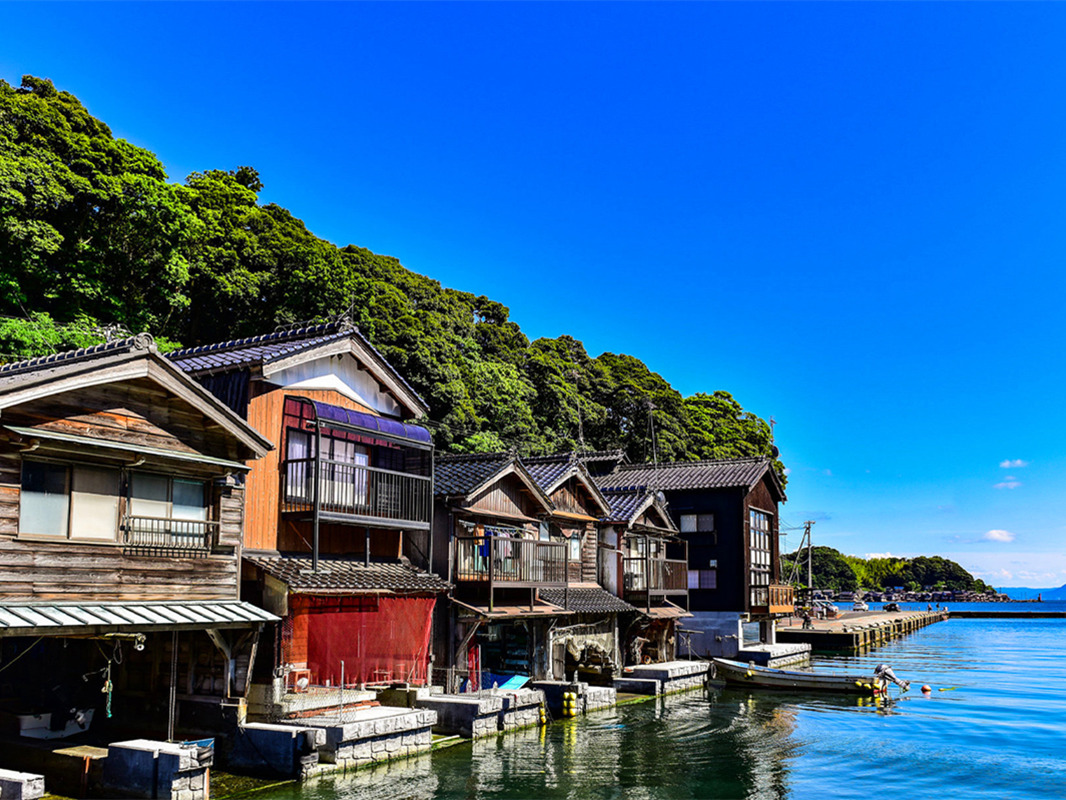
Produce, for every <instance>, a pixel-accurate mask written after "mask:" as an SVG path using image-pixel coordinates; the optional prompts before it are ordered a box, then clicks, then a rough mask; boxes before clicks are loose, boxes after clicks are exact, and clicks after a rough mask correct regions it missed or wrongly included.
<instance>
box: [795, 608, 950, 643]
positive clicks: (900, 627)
mask: <svg viewBox="0 0 1066 800" xmlns="http://www.w3.org/2000/svg"><path fill="white" fill-rule="evenodd" d="M947 618H948V617H947V615H946V614H944V613H942V612H936V611H932V612H930V611H902V612H886V611H858V612H845V613H843V614H841V615H840V617H838V618H836V619H824V620H813V621H812V622H813V625H814V627H813V629H808V630H804V629H803V622H802V621H801V620H800V619H799V618H798V617H792V618H791V624H788V623H786V624H784V625H782V624H780V623H779V624H778V627H777V632H776V633H777V640H778V641H779V642H783V643H805V644H809V645H810V646H811V648H812V649H814V650H843V651H860V650H870V649H873V648H875V647H880V646H881V645H883V644H885V643H886V642H890V641H892V640H893V639H898V638H899V637H901V636H906V635H908V634H910V633H914V631H916V630H919V629H921V628H924V627H926V626H927V625H932V624H933V623H934V622H943V621H944V620H946V619H947Z"/></svg>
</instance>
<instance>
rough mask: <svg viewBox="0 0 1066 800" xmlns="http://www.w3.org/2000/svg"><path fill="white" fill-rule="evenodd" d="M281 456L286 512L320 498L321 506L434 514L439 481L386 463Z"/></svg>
mask: <svg viewBox="0 0 1066 800" xmlns="http://www.w3.org/2000/svg"><path fill="white" fill-rule="evenodd" d="M317 469H318V492H317V496H316V492H315V470H316V465H315V459H313V458H295V459H292V458H291V459H286V460H285V461H282V462H281V482H282V486H281V500H282V511H284V512H294V511H296V512H300V511H302V512H310V511H313V510H314V503H315V501H316V499H317V501H318V506H319V509H320V511H323V512H326V513H330V514H344V515H348V516H359V517H374V518H378V519H389V520H400V521H413V522H426V523H428V522H429V521H430V520H431V519H432V518H433V481H432V479H431V478H429V477H427V476H424V475H410V474H408V473H405V472H396V471H394V470H390V469H381V468H380V467H371V466H366V465H364V464H352V463H349V462H346V461H330V460H328V459H322V460H321V461H319V462H318V465H317Z"/></svg>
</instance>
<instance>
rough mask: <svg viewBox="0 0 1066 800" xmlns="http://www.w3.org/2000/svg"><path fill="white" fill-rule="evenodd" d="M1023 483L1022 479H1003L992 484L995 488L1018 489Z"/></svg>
mask: <svg viewBox="0 0 1066 800" xmlns="http://www.w3.org/2000/svg"><path fill="white" fill-rule="evenodd" d="M1021 485H1022V482H1021V481H1001V482H1000V483H994V484H992V488H993V489H1017V488H1018V487H1019V486H1021Z"/></svg>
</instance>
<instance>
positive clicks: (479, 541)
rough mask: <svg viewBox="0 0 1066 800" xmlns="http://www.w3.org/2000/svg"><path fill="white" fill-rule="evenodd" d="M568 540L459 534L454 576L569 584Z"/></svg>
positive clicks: (495, 581) (520, 583)
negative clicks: (544, 540) (555, 540)
mask: <svg viewBox="0 0 1066 800" xmlns="http://www.w3.org/2000/svg"><path fill="white" fill-rule="evenodd" d="M566 547H567V546H566V543H565V542H541V541H537V540H535V539H512V538H510V537H507V536H485V537H480V538H479V537H473V536H458V537H456V539H455V579H456V580H458V581H488V582H489V583H490V584H491V585H504V586H515V587H522V586H530V587H533V586H536V587H542V588H550V587H554V586H566Z"/></svg>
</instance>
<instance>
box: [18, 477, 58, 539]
mask: <svg viewBox="0 0 1066 800" xmlns="http://www.w3.org/2000/svg"><path fill="white" fill-rule="evenodd" d="M67 475H68V472H67V468H66V467H60V466H57V465H55V464H44V463H41V462H39V461H26V462H24V463H23V465H22V490H21V493H20V497H19V532H20V533H36V534H40V535H46V536H66V535H67V514H68V511H69V507H70V506H69V497H68V495H67Z"/></svg>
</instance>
